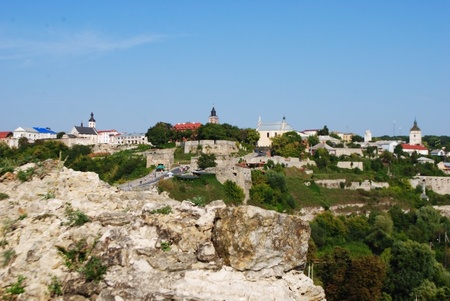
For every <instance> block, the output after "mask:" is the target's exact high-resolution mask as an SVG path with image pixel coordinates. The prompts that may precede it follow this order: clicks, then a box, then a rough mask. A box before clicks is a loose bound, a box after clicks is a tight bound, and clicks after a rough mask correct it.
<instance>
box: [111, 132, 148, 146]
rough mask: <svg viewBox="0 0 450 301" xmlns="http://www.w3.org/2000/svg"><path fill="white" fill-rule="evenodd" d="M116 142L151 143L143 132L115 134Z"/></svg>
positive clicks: (121, 143) (124, 143) (123, 143)
mask: <svg viewBox="0 0 450 301" xmlns="http://www.w3.org/2000/svg"><path fill="white" fill-rule="evenodd" d="M117 144H119V145H127V144H151V143H150V142H149V141H148V139H147V137H146V136H145V134H144V133H130V134H122V135H119V136H117Z"/></svg>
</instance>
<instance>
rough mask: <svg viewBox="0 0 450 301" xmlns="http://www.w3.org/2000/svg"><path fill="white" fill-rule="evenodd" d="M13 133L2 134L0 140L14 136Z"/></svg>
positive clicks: (0, 133)
mask: <svg viewBox="0 0 450 301" xmlns="http://www.w3.org/2000/svg"><path fill="white" fill-rule="evenodd" d="M12 135H13V133H12V132H0V139H6V138H8V137H9V136H12Z"/></svg>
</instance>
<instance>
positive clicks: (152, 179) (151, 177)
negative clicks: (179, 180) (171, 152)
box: [119, 167, 189, 190]
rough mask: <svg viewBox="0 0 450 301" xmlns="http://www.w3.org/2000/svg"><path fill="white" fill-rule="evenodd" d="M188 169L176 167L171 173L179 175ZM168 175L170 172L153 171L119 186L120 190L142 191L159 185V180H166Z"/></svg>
mask: <svg viewBox="0 0 450 301" xmlns="http://www.w3.org/2000/svg"><path fill="white" fill-rule="evenodd" d="M188 169H189V168H188V167H187V168H184V170H182V169H181V168H180V167H176V168H173V169H172V170H171V171H170V172H171V173H172V174H173V175H177V174H181V173H183V172H184V171H185V170H188ZM168 174H169V172H168V171H156V170H153V171H152V172H151V173H149V174H148V175H147V176H145V177H142V178H140V179H136V180H133V181H130V182H127V183H124V184H121V185H119V188H120V189H122V190H133V189H136V188H139V189H142V188H145V187H148V188H150V186H151V185H154V184H157V183H158V182H159V180H161V179H164V178H165V177H166V176H167V175H168Z"/></svg>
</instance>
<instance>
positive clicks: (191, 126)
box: [173, 122, 202, 131]
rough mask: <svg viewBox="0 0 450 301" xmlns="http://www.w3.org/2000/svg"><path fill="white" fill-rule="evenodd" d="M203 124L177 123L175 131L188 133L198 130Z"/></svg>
mask: <svg viewBox="0 0 450 301" xmlns="http://www.w3.org/2000/svg"><path fill="white" fill-rule="evenodd" d="M201 125H202V124H201V123H200V122H183V123H177V124H175V125H174V126H173V128H174V130H176V131H186V130H196V129H198V128H199V127H200V126H201Z"/></svg>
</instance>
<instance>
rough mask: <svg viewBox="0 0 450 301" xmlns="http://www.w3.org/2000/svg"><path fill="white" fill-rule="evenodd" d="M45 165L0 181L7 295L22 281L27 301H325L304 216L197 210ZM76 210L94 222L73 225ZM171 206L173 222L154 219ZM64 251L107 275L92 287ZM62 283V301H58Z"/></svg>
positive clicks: (0, 277) (0, 281)
mask: <svg viewBox="0 0 450 301" xmlns="http://www.w3.org/2000/svg"><path fill="white" fill-rule="evenodd" d="M36 166H37V168H40V169H41V171H40V174H39V176H35V177H33V179H32V180H31V181H28V182H23V183H22V182H20V181H19V180H18V179H16V177H12V176H4V177H2V178H1V180H0V191H1V192H2V193H5V194H6V195H8V196H9V198H7V199H4V200H2V201H0V222H1V223H2V225H3V227H2V229H3V231H2V232H1V233H0V234H1V237H0V240H2V241H3V242H4V245H3V246H2V249H1V250H0V251H1V252H6V251H8V252H10V254H12V255H13V256H11V260H10V261H9V262H7V263H6V264H5V266H2V267H0V294H1V291H2V290H4V289H5V288H6V287H8V286H10V285H12V284H13V283H14V282H16V281H17V279H18V277H19V276H20V275H22V276H24V277H26V278H25V281H24V285H25V292H24V293H23V294H21V295H20V296H19V298H18V300H77V301H78V300H85V301H86V300H99V301H121V300H127V301H129V300H131V301H133V300H136V301H137V300H197V301H210V300H230V301H234V300H236V301H238V300H239V301H241V300H258V301H260V300H262V301H264V300H287V301H289V300H292V301H294V300H295V301H300V300H301V301H303V300H305V301H306V300H313V301H316V300H317V301H322V300H325V295H324V291H323V289H322V288H321V287H318V286H315V285H314V284H313V283H312V280H311V279H309V278H308V277H306V276H305V275H304V274H303V273H302V271H301V268H302V266H303V265H304V263H305V256H306V250H307V246H308V238H309V227H308V225H307V223H305V222H303V221H302V220H300V219H299V217H297V216H288V215H285V214H278V213H275V212H270V211H266V210H262V209H260V208H256V207H251V206H241V207H232V208H228V207H226V205H225V204H224V203H223V202H222V201H215V202H212V203H210V204H208V205H207V206H205V207H197V206H195V205H194V204H192V203H190V202H187V201H186V202H182V203H180V202H178V201H175V200H172V199H170V198H169V197H168V196H167V195H166V194H158V193H156V192H155V191H154V190H151V191H139V192H135V191H130V192H128V191H121V190H119V189H117V188H115V187H111V186H110V185H108V184H106V183H104V182H102V181H101V180H100V179H99V178H98V176H97V175H96V174H94V173H82V172H76V171H73V170H70V169H67V168H64V167H62V166H61V165H60V164H59V163H58V162H56V163H52V162H51V161H46V162H45V164H37V165H36ZM23 168H29V167H28V166H25V167H23ZM69 203H70V204H71V206H72V208H73V209H74V210H79V211H81V212H83V213H84V214H86V215H87V216H88V217H89V219H90V222H87V223H85V224H83V225H81V226H71V225H69V223H68V217H67V215H66V211H65V208H66V206H67V204H69ZM166 206H170V208H171V210H170V212H166V213H167V214H161V213H156V212H159V211H154V210H155V209H161V208H163V207H166ZM5 242H6V244H5ZM64 250H65V251H71V252H72V251H73V252H74V253H67V252H66V253H67V254H70V255H69V256H73V257H75V258H78V259H77V260H78V263H77V264H79V265H81V266H83V264H84V263H85V262H87V261H88V260H89V259H90V258H94V257H95V258H97V259H98V260H99V262H100V263H101V264H102V265H104V266H106V267H107V272H106V274H104V275H103V277H100V278H101V279H99V281H98V282H97V281H88V280H86V278H85V276H84V275H83V274H82V273H80V272H79V271H82V269H80V268H79V267H77V268H73V267H72V268H70V265H68V264H67V255H64V252H63V251H64ZM77 252H78V253H77ZM80 252H81V253H80ZM74 254H76V255H74ZM80 256H81V257H80ZM52 279H57V280H58V281H59V282H60V283H61V285H62V288H63V295H62V296H53V297H51V296H50V292H49V288H48V287H49V284H50V283H51V282H52V281H53V280H52Z"/></svg>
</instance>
